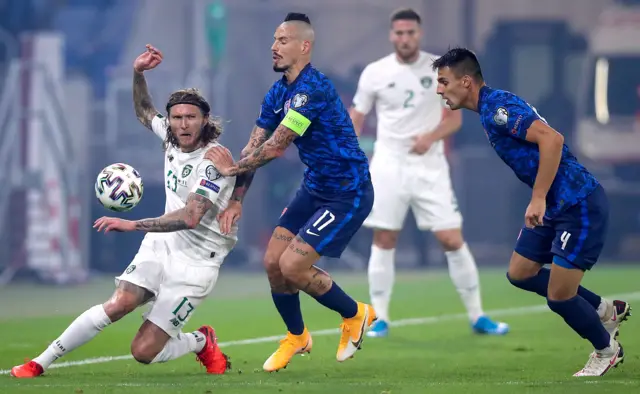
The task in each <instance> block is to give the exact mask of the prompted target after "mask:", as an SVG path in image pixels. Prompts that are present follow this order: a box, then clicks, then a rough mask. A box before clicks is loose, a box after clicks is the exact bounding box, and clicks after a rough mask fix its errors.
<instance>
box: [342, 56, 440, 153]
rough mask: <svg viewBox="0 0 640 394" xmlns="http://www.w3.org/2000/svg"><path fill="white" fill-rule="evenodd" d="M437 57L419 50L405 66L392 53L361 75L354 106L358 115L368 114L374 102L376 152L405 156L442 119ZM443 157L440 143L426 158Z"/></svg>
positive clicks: (437, 143) (367, 68) (435, 144)
mask: <svg viewBox="0 0 640 394" xmlns="http://www.w3.org/2000/svg"><path fill="white" fill-rule="evenodd" d="M436 58H437V56H436V55H433V54H430V53H427V52H423V51H420V55H419V57H418V60H417V61H415V62H414V63H412V64H405V63H400V62H399V61H398V59H397V57H396V54H395V53H392V54H390V55H388V56H385V57H383V58H382V59H379V60H377V61H375V62H373V63H370V64H369V65H368V66H367V67H366V68H365V69H364V71H363V72H362V75H361V76H360V80H359V82H358V90H357V92H356V94H355V97H354V98H353V104H354V107H355V109H356V110H357V111H358V112H360V113H363V114H367V113H369V111H371V109H372V107H373V105H374V103H375V108H376V115H377V118H378V126H377V138H376V150H378V149H381V148H384V149H385V150H391V151H392V152H394V153H396V154H406V153H408V152H409V150H410V149H411V147H412V146H413V139H412V138H413V137H415V136H417V135H419V134H423V133H426V132H429V131H432V130H433V129H435V128H436V127H437V126H438V124H439V123H440V121H441V120H442V115H443V109H444V108H446V104H445V103H444V101H443V100H442V99H441V98H440V96H438V95H437V94H436V87H437V75H438V73H437V71H434V70H433V69H432V67H431V64H432V62H433V60H434V59H436ZM443 155H444V144H443V142H442V140H440V141H437V142H436V143H434V144H433V145H432V147H431V149H430V150H429V151H428V152H427V153H425V155H423V156H426V157H425V158H427V159H428V158H429V157H436V156H439V157H442V156H443Z"/></svg>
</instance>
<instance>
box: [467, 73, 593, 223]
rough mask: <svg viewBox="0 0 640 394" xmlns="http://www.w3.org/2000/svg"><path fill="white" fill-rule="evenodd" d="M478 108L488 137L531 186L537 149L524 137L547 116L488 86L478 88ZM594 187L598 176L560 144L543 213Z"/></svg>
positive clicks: (576, 200)
mask: <svg viewBox="0 0 640 394" xmlns="http://www.w3.org/2000/svg"><path fill="white" fill-rule="evenodd" d="M478 112H479V113H480V121H481V122H482V126H484V130H485V133H486V134H487V138H489V142H490V143H491V146H492V147H493V149H495V151H496V153H498V156H500V158H501V159H502V160H503V161H504V162H505V163H507V165H508V166H509V167H511V169H512V170H513V172H515V174H516V176H517V177H518V179H520V180H521V181H522V182H524V183H526V184H527V185H529V186H530V187H533V184H534V182H535V180H536V176H537V174H538V165H539V163H540V152H539V151H538V145H537V144H535V143H532V142H529V141H526V136H527V129H529V126H531V124H532V123H533V122H534V121H535V120H540V121H542V122H545V123H546V120H545V119H544V118H542V117H541V116H540V115H538V112H537V111H536V110H535V108H533V107H532V106H531V105H529V104H528V103H527V102H526V101H524V100H523V99H521V98H520V97H518V96H516V95H515V94H513V93H510V92H507V91H504V90H497V89H491V88H489V87H488V86H484V87H482V88H481V89H480V99H479V101H478ZM597 187H598V181H597V179H596V178H595V177H594V176H593V175H592V174H591V173H590V172H589V171H587V169H586V168H584V167H583V166H582V164H580V163H579V162H578V160H577V159H576V158H575V156H574V155H573V154H572V153H571V152H570V151H569V148H568V147H567V146H566V145H563V147H562V159H561V160H560V167H559V168H558V172H557V174H556V177H555V179H554V181H553V183H552V184H551V188H550V189H549V193H548V194H547V199H546V201H547V211H546V212H545V217H547V218H551V219H552V218H554V217H556V216H558V214H560V213H561V212H563V211H565V210H566V209H568V208H570V207H572V206H574V205H576V204H578V203H579V202H581V201H582V200H584V199H585V198H586V197H587V196H589V194H591V192H593V191H594V190H595V189H596V188H597Z"/></svg>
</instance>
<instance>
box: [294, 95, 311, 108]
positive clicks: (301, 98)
mask: <svg viewBox="0 0 640 394" xmlns="http://www.w3.org/2000/svg"><path fill="white" fill-rule="evenodd" d="M308 102H309V96H307V95H306V94H304V93H298V94H296V95H295V96H293V98H292V99H291V107H293V108H300V107H304V105H305V104H306V103H308Z"/></svg>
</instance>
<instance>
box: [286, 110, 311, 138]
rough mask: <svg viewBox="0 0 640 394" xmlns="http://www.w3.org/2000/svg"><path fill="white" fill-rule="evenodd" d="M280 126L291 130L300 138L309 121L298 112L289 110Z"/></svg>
mask: <svg viewBox="0 0 640 394" xmlns="http://www.w3.org/2000/svg"><path fill="white" fill-rule="evenodd" d="M280 124H281V125H283V126H285V127H288V128H289V129H291V130H293V132H294V133H296V134H298V135H299V136H302V135H303V134H304V133H305V131H307V129H308V128H309V125H310V124H311V121H310V120H309V119H307V118H306V117H305V116H304V115H302V114H300V113H299V112H296V111H294V110H293V109H289V111H287V115H286V116H285V117H284V119H282V123H280Z"/></svg>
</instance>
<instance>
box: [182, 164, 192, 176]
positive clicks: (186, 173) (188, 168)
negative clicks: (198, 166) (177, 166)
mask: <svg viewBox="0 0 640 394" xmlns="http://www.w3.org/2000/svg"><path fill="white" fill-rule="evenodd" d="M191 170H193V166H192V165H191V164H187V165H186V166H184V167H183V168H182V177H183V178H186V177H188V176H189V174H191Z"/></svg>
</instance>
